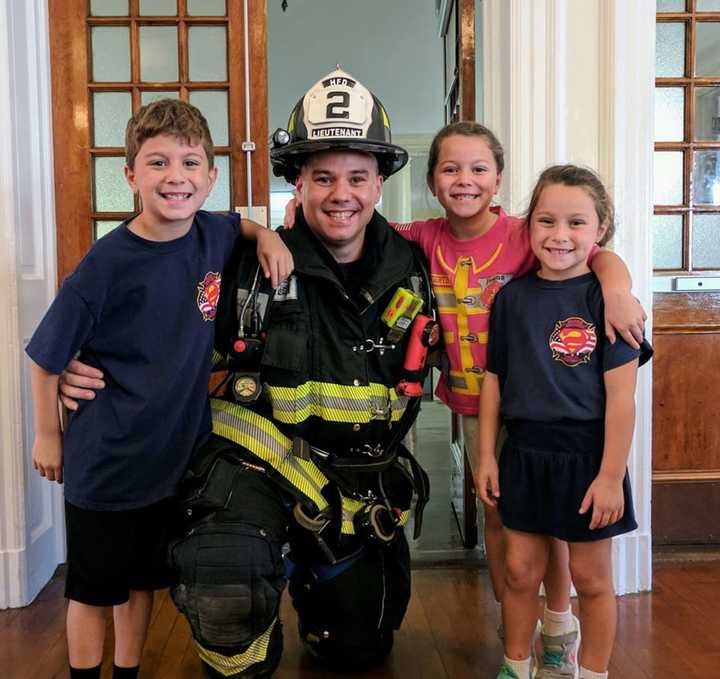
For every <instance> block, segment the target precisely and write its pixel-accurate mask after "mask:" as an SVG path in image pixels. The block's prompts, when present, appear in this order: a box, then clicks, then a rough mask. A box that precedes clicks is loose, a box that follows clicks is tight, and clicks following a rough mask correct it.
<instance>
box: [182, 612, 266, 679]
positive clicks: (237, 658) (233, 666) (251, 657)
mask: <svg viewBox="0 0 720 679" xmlns="http://www.w3.org/2000/svg"><path fill="white" fill-rule="evenodd" d="M276 623H277V618H275V619H274V620H273V621H272V622H271V623H270V627H268V628H267V629H266V630H265V631H264V632H263V633H262V634H261V635H260V636H259V637H258V638H257V639H255V641H253V642H252V643H251V644H250V646H248V647H247V649H246V650H245V651H243V652H242V653H238V654H237V655H222V654H221V653H216V652H215V651H210V650H208V649H207V648H204V647H203V646H201V645H200V644H199V643H198V642H197V641H196V642H195V648H197V652H198V655H199V656H200V659H201V660H203V661H204V662H206V663H207V664H208V665H210V667H212V668H213V669H214V670H215V671H216V672H219V673H220V674H222V675H223V676H224V677H229V676H231V675H233V674H239V673H240V672H244V671H245V670H246V669H248V668H249V667H252V666H253V665H257V664H258V663H261V662H263V661H264V660H265V659H266V658H267V651H268V647H269V645H270V635H271V634H272V631H273V628H274V627H275V624H276Z"/></svg>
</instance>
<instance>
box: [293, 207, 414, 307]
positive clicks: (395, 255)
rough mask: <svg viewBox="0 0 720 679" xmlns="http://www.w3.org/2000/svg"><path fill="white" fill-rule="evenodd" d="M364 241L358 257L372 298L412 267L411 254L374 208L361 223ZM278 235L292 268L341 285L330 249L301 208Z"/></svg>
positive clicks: (364, 283) (336, 265)
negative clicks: (288, 227) (370, 214)
mask: <svg viewBox="0 0 720 679" xmlns="http://www.w3.org/2000/svg"><path fill="white" fill-rule="evenodd" d="M365 229H366V230H365V243H364V246H363V253H362V255H361V257H360V261H361V262H362V263H363V269H364V271H365V272H366V277H365V279H364V281H363V284H362V288H363V291H364V292H366V293H368V294H367V295H365V296H366V297H367V296H368V295H369V298H371V299H376V298H377V297H379V296H380V295H381V294H383V293H384V292H385V291H386V290H387V289H388V288H389V287H390V286H391V285H393V284H394V283H396V282H397V281H399V280H401V279H403V278H405V277H406V276H407V275H408V274H410V273H411V272H412V270H413V263H414V262H413V254H412V251H411V249H410V246H409V244H408V243H407V241H405V240H404V239H403V238H402V237H401V236H398V234H396V233H395V231H393V229H392V228H391V227H390V225H389V224H388V222H387V220H386V219H385V218H384V217H383V216H382V215H380V214H379V213H378V212H377V210H375V211H374V212H373V216H372V219H371V220H370V222H369V224H368V225H367V226H366V227H365ZM280 234H281V238H282V239H283V241H284V242H285V244H286V245H287V247H288V249H289V250H290V252H292V254H293V258H294V259H295V271H296V272H298V273H300V274H302V275H306V276H315V277H319V278H325V279H328V278H329V279H331V280H333V281H334V282H335V283H336V284H337V285H338V286H340V287H342V282H341V281H342V276H341V275H340V269H339V267H338V264H337V262H336V261H335V259H334V257H333V256H332V255H331V254H330V251H329V250H328V249H327V248H326V247H325V246H324V245H323V244H322V242H321V241H320V240H319V239H318V238H317V236H316V235H315V234H314V233H313V232H312V231H311V230H310V227H309V226H308V224H307V222H306V221H305V217H304V215H303V213H302V208H298V211H297V213H296V216H295V226H294V228H292V229H290V230H283V231H281V232H280Z"/></svg>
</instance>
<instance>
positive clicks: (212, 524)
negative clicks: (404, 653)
mask: <svg viewBox="0 0 720 679" xmlns="http://www.w3.org/2000/svg"><path fill="white" fill-rule="evenodd" d="M281 235H282V238H283V240H284V242H285V243H286V245H287V246H288V248H289V249H290V251H291V252H292V254H293V257H294V260H295V271H294V273H293V275H292V276H291V277H290V278H289V279H288V281H286V282H285V283H284V284H283V285H282V286H281V287H280V288H278V289H277V290H276V291H274V292H273V291H272V290H271V289H269V288H267V287H266V286H260V287H259V288H258V286H257V285H255V286H254V285H253V283H257V279H256V278H255V275H256V274H255V269H256V264H255V265H253V262H252V261H248V255H247V248H242V247H241V245H239V246H238V251H237V253H236V256H235V257H234V258H233V260H232V261H231V263H230V265H229V267H228V269H226V271H225V273H224V274H223V278H222V293H221V301H220V306H219V309H218V316H217V320H216V337H217V339H216V353H217V357H218V358H219V359H222V360H223V361H225V362H226V363H227V365H228V366H229V368H230V373H229V378H228V381H227V385H226V388H225V391H224V395H223V396H222V397H221V398H213V399H212V400H211V407H212V416H213V433H214V435H213V438H212V439H211V441H209V442H208V443H207V444H206V445H204V446H203V447H202V448H201V449H200V450H199V451H198V454H197V456H196V458H195V461H194V463H193V465H192V468H191V470H190V471H189V473H188V477H187V479H186V484H185V486H184V489H183V492H182V506H183V508H184V515H185V520H186V523H185V531H184V534H183V536H182V537H181V538H180V539H179V540H178V541H177V542H176V543H175V544H174V545H173V547H172V548H171V555H172V557H171V561H172V564H173V567H174V571H175V573H176V577H177V582H176V584H175V586H174V587H173V589H172V593H173V598H174V599H175V601H176V603H177V604H178V607H179V608H180V609H181V610H182V611H183V612H184V613H185V614H186V615H187V616H188V619H189V620H190V623H191V626H192V628H193V633H194V637H195V640H196V643H197V645H198V650H199V652H200V655H201V658H202V659H203V661H204V662H205V663H206V666H207V669H208V672H209V673H210V674H211V676H252V677H254V676H264V675H265V674H269V673H270V672H271V671H272V670H273V669H274V667H275V666H276V664H277V662H278V659H279V655H280V650H281V644H282V637H281V631H280V624H279V621H278V620H277V612H278V607H279V599H280V593H281V591H282V589H283V587H284V585H285V582H286V580H285V576H286V575H289V579H290V593H291V595H292V596H293V603H294V605H295V607H296V609H297V610H298V613H299V616H300V632H301V636H302V637H303V639H304V641H305V643H306V644H307V645H308V646H309V647H311V649H312V651H313V652H314V653H316V654H319V655H323V656H325V657H326V658H327V659H329V660H331V661H334V662H338V663H340V664H344V665H362V664H364V663H366V662H370V661H372V660H373V659H376V657H378V656H382V655H384V654H385V653H387V651H388V650H389V648H390V646H391V645H392V630H393V629H397V628H398V627H399V625H400V622H401V621H402V618H403V616H404V613H405V608H406V606H407V601H408V599H409V559H408V552H407V543H406V541H405V538H404V535H403V531H402V525H404V524H405V522H406V521H407V520H408V517H409V516H410V509H411V505H412V504H413V498H414V500H415V505H417V506H419V507H420V508H422V505H423V504H424V502H425V501H426V500H427V496H428V490H429V489H428V484H427V476H426V475H425V473H424V472H423V471H422V469H421V468H420V467H419V465H418V464H417V463H416V462H415V460H414V458H413V457H412V455H410V454H409V453H408V452H407V450H406V449H405V448H404V446H402V444H401V439H402V435H403V433H404V432H405V431H406V430H407V428H408V425H409V424H410V422H411V421H412V420H413V419H414V417H415V415H416V413H417V406H418V405H419V404H418V403H416V402H415V401H416V399H408V397H406V396H402V395H400V394H398V393H397V391H396V385H397V384H398V383H399V382H400V380H401V379H402V378H403V362H404V358H405V353H406V345H407V342H408V341H409V338H410V333H409V332H407V333H405V334H404V335H403V336H402V337H401V338H400V339H399V340H396V341H394V342H393V341H390V340H389V339H388V330H389V328H388V326H387V325H386V324H385V323H383V322H382V320H381V315H382V313H383V311H384V310H385V309H386V307H387V306H388V304H389V303H390V301H391V299H392V298H393V295H394V294H395V292H396V291H397V289H398V288H399V287H403V288H406V289H408V290H412V291H414V292H415V293H416V294H419V295H421V296H424V297H425V298H426V302H425V311H424V313H431V302H430V299H429V294H430V292H429V285H428V283H427V276H426V272H425V270H424V266H423V262H422V255H420V254H419V253H418V252H417V251H416V250H414V249H413V247H412V246H411V245H410V244H408V243H407V242H406V241H405V240H403V239H402V238H401V237H400V236H398V235H397V234H395V232H394V231H393V230H392V229H391V228H390V227H389V225H388V224H387V222H386V221H385V219H384V218H382V217H381V216H380V215H378V214H377V213H375V214H374V216H373V218H372V220H371V222H370V223H369V224H368V226H367V229H366V234H365V243H364V250H363V255H362V258H361V260H360V261H359V262H357V263H355V264H353V273H351V274H350V276H351V277H353V281H352V284H350V285H347V286H346V285H345V284H343V280H344V276H345V275H347V274H346V272H345V273H344V272H343V270H342V267H343V265H338V263H337V262H336V261H335V260H334V259H333V257H332V256H331V255H330V253H329V252H328V251H327V250H326V248H325V247H324V246H323V245H322V244H321V242H320V241H319V240H318V239H317V238H316V237H315V235H314V234H313V233H312V231H311V230H310V229H309V227H308V226H307V224H306V223H305V221H304V219H303V216H302V211H301V210H299V211H298V218H297V223H296V226H295V228H294V229H292V230H289V231H284V232H281ZM252 259H253V258H252V257H250V260H252ZM358 272H359V273H358ZM240 316H241V317H242V322H240V321H239V320H238V319H239V317H240ZM238 342H239V344H238ZM253 343H254V345H253ZM247 345H253V346H256V348H257V350H256V351H255V353H253V351H247V352H245V351H238V348H239V347H240V348H244V347H246V346H247ZM246 354H247V356H250V357H251V359H250V360H249V359H247V358H246V357H245V356H246ZM238 357H239V358H238ZM415 377H417V375H415ZM255 385H256V386H255ZM258 388H259V389H260V394H259V396H258V397H257V398H255V399H254V400H253V392H254V391H255V390H256V389H258ZM248 394H249V395H250V398H248ZM377 505H381V509H382V510H383V512H384V510H385V508H387V509H388V512H385V514H384V517H383V518H382V519H381V520H380V522H379V523H380V528H381V529H382V530H380V533H381V539H379V540H378V536H377V535H376V534H375V533H374V531H373V526H375V527H377V522H375V524H373V521H371V520H370V519H371V516H370V515H371V514H372V512H370V509H371V508H373V507H376V506H377ZM388 519H392V521H390V525H388V523H389V522H388ZM418 523H419V522H418V521H417V519H416V524H418ZM416 527H417V526H416ZM388 532H389V533H390V534H391V535H392V539H388V535H387V533H388ZM383 534H384V535H383ZM219 536H222V539H220V538H219ZM258 536H260V537H258ZM258 540H259V541H260V543H262V544H260V545H259V544H258ZM250 543H251V544H250ZM286 543H289V546H290V550H291V551H290V554H289V555H287V554H286V556H285V558H281V556H280V552H281V549H282V545H283V544H286ZM231 544H232V545H234V546H232V547H231V546H230V545H231ZM286 551H287V550H286ZM240 554H244V555H246V556H245V557H241V556H239V555H240ZM248 554H252V555H253V556H252V557H247V555H248ZM211 555H212V556H211ZM268 555H269V556H268ZM240 562H241V563H240ZM208 579H209V581H208ZM259 583H260V584H259ZM268 583H270V584H269V585H268ZM261 590H262V591H261ZM239 601H244V602H245V603H244V604H240V603H238V602H239ZM235 604H237V605H235Z"/></svg>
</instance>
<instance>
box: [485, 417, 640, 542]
mask: <svg viewBox="0 0 720 679" xmlns="http://www.w3.org/2000/svg"><path fill="white" fill-rule="evenodd" d="M505 425H506V427H507V431H508V438H507V440H506V441H505V445H504V446H503V449H502V453H501V454H500V461H499V467H500V501H499V510H500V516H501V517H502V522H503V525H504V526H506V527H507V528H510V529H512V530H517V531H523V532H525V533H539V534H542V535H551V536H553V537H556V538H559V539H560V540H566V541H568V542H590V541H593V540H604V539H605V538H611V537H613V536H615V535H621V534H622V533H628V532H630V531H632V530H635V529H636V528H637V522H636V521H635V510H634V508H633V501H632V491H631V489H630V479H629V478H628V474H627V471H626V472H625V478H624V480H623V494H624V496H625V513H624V514H623V516H622V518H621V519H620V520H619V521H617V522H616V523H613V524H611V525H609V526H606V527H605V528H599V529H595V530H590V520H591V519H592V506H591V507H590V509H589V510H588V511H587V512H586V513H585V514H578V511H579V509H580V505H581V503H582V501H583V498H584V497H585V493H586V492H587V489H588V488H589V487H590V484H591V483H592V482H593V481H594V480H595V477H596V476H597V475H598V472H599V471H600V463H601V462H602V453H603V441H604V437H605V423H604V422H603V421H602V420H592V421H589V422H581V421H578V420H562V421H560V422H531V421H528V420H508V421H506V422H505Z"/></svg>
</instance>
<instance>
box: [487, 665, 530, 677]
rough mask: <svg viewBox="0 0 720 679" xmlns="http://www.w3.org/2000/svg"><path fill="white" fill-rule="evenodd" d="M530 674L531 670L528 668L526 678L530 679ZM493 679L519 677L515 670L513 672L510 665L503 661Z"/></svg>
mask: <svg viewBox="0 0 720 679" xmlns="http://www.w3.org/2000/svg"><path fill="white" fill-rule="evenodd" d="M532 676H533V673H532V670H530V674H528V679H532ZM495 679H520V677H518V675H517V674H515V672H513V671H512V669H511V668H510V667H508V666H507V665H506V664H505V663H503V664H502V667H501V668H500V671H499V672H498V675H497V677H495Z"/></svg>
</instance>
